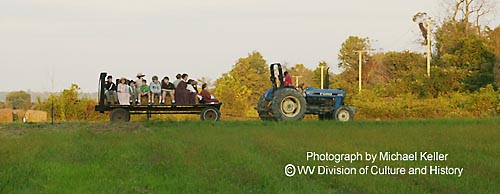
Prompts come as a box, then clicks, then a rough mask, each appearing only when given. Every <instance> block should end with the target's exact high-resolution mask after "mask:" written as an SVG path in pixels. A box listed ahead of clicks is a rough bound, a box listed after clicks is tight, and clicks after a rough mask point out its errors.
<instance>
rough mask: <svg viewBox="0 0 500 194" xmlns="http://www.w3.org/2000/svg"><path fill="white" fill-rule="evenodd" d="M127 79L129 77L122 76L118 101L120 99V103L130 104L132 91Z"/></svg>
mask: <svg viewBox="0 0 500 194" xmlns="http://www.w3.org/2000/svg"><path fill="white" fill-rule="evenodd" d="M127 81H128V79H127V78H124V77H122V78H121V79H120V83H119V84H118V101H120V105H130V93H129V89H128V85H127Z"/></svg>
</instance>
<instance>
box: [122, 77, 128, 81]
mask: <svg viewBox="0 0 500 194" xmlns="http://www.w3.org/2000/svg"><path fill="white" fill-rule="evenodd" d="M122 80H125V82H127V81H128V79H127V78H126V77H122V78H120V82H122Z"/></svg>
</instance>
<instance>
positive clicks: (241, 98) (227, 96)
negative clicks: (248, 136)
mask: <svg viewBox="0 0 500 194" xmlns="http://www.w3.org/2000/svg"><path fill="white" fill-rule="evenodd" d="M270 87H271V84H270V81H269V68H268V65H267V64H266V61H265V60H264V58H263V57H262V55H261V54H260V53H259V52H256V51H255V52H252V53H250V54H249V55H248V56H247V57H246V58H240V59H238V61H237V62H236V64H234V65H233V68H232V69H231V70H230V71H229V72H228V73H225V74H223V75H222V77H220V78H219V79H217V80H216V81H215V90H214V94H215V95H216V96H217V98H219V100H220V101H222V102H223V103H224V106H223V111H225V112H228V113H233V114H238V115H247V113H249V112H255V111H254V110H253V108H254V107H255V105H256V104H257V102H258V100H259V98H260V96H261V95H262V94H264V92H265V91H266V90H267V89H268V88H270Z"/></svg>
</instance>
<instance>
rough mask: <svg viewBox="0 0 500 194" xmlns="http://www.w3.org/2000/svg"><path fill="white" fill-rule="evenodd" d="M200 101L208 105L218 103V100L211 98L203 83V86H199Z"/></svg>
mask: <svg viewBox="0 0 500 194" xmlns="http://www.w3.org/2000/svg"><path fill="white" fill-rule="evenodd" d="M200 95H201V97H202V98H201V100H202V102H203V103H205V104H210V103H215V104H216V103H219V100H217V99H215V98H213V97H212V95H211V94H210V92H209V91H208V89H207V84H206V83H204V84H203V85H201V93H200Z"/></svg>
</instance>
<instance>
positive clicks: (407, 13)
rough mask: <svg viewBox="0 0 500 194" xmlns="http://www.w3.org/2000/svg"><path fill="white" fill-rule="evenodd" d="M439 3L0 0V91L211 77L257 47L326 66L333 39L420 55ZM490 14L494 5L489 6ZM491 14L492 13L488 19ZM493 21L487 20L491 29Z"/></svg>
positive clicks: (89, 88) (335, 44) (287, 59)
mask: <svg viewBox="0 0 500 194" xmlns="http://www.w3.org/2000/svg"><path fill="white" fill-rule="evenodd" d="M422 11H423V12H427V13H428V14H429V15H430V16H431V17H433V18H441V17H443V15H444V14H445V7H444V6H443V4H442V2H441V1H440V0H419V1H406V0H378V1H366V0H349V1H345V0H344V1H339V0H311V1H302V0H300V1H299V0H251V1H250V0H246V1H242V0H210V1H207V0H85V1H68V0H0V67H1V72H2V74H3V75H2V79H1V81H2V83H3V84H2V85H0V91H17V90H25V91H26V90H31V91H37V92H43V91H48V92H57V91H61V90H62V89H65V88H69V87H70V85H71V84H72V83H76V84H78V85H79V86H80V88H81V90H82V91H83V92H96V91H97V85H98V76H99V73H100V72H102V71H105V72H108V73H110V74H111V75H113V76H114V77H127V78H133V77H135V75H136V74H137V73H139V72H142V73H144V74H146V78H147V79H151V77H152V76H153V75H158V76H159V77H164V76H169V77H171V78H172V77H174V76H175V74H177V73H188V74H189V75H190V77H192V78H201V77H208V78H210V79H211V80H215V79H217V78H218V77H220V76H221V74H222V73H225V72H228V71H229V70H230V69H231V68H232V66H233V65H234V64H235V62H236V61H237V60H238V58H242V57H246V56H247V55H248V53H251V52H253V51H259V52H260V53H262V55H263V56H264V58H265V59H266V60H267V62H268V63H272V62H281V63H284V64H288V65H290V66H291V65H295V64H298V63H302V64H304V65H305V66H306V67H309V68H314V67H316V66H317V65H318V63H319V62H320V61H326V62H327V63H328V64H329V65H330V66H331V67H332V68H334V71H339V70H338V69H335V68H336V66H337V64H338V60H337V55H338V51H339V49H340V46H341V44H342V42H343V41H344V40H345V39H346V38H347V37H349V36H351V35H352V36H359V37H368V38H370V39H371V40H372V47H373V48H375V49H376V51H402V50H412V51H418V52H421V51H423V50H424V48H422V46H420V45H418V44H417V40H419V38H420V34H419V33H420V32H419V30H418V26H417V25H416V24H415V23H414V22H413V21H412V17H413V15H414V14H415V13H417V12H422ZM497 12H498V11H497ZM493 18H494V17H493ZM499 24H500V20H499V19H496V20H495V19H491V20H490V21H489V25H490V26H493V27H496V26H498V25H499Z"/></svg>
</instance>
